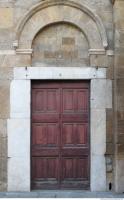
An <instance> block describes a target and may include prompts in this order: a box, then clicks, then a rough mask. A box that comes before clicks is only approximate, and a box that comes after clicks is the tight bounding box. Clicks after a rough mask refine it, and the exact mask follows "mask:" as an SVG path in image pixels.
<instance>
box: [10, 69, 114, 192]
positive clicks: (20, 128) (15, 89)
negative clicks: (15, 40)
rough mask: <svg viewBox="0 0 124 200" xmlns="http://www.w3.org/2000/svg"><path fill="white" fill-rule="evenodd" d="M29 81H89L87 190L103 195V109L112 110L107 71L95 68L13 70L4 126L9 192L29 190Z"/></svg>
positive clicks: (104, 113)
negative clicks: (88, 181)
mask: <svg viewBox="0 0 124 200" xmlns="http://www.w3.org/2000/svg"><path fill="white" fill-rule="evenodd" d="M31 80H89V81H90V151H91V155H90V164H91V165H90V190H91V191H106V160H105V152H106V109H107V108H112V81H111V80H108V79H106V68H99V69H97V68H95V67H82V68H81V67H73V68H71V67H58V68H57V67H17V68H16V67H15V68H14V80H13V81H12V82H11V87H10V119H8V122H7V125H8V130H7V131H8V191H30V188H31V177H30V175H31V173H30V172H31V169H30V166H31V165H30V138H31V127H30V126H31ZM18 96H19V98H18V100H17V97H18ZM20 146H21V148H19V147H20ZM22 183H23V184H22Z"/></svg>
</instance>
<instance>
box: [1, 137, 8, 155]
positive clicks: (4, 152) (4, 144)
mask: <svg viewBox="0 0 124 200" xmlns="http://www.w3.org/2000/svg"><path fill="white" fill-rule="evenodd" d="M1 141H2V143H1V148H2V149H1V156H2V157H4V158H6V157H7V138H5V137H4V138H3V137H2V138H1Z"/></svg>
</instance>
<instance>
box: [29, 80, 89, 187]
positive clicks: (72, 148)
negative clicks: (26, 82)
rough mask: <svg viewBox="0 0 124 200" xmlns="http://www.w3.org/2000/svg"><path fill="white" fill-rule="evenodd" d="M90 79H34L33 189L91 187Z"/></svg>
mask: <svg viewBox="0 0 124 200" xmlns="http://www.w3.org/2000/svg"><path fill="white" fill-rule="evenodd" d="M89 157H90V150H89V83H88V82H83V81H78V82H70V81H69V82H68V81H64V82H62V81H60V82H58V81H56V82H52V81H51V82H49V81H47V82H40V81H39V82H38V81H36V82H33V83H32V144H31V160H32V166H31V172H32V181H31V183H32V189H62V188H63V189H64V188H68V189H71V188H75V189H89V182H90V180H89V177H90V172H89V164H90V163H89V160H90V158H89Z"/></svg>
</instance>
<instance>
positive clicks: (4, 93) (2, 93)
mask: <svg viewBox="0 0 124 200" xmlns="http://www.w3.org/2000/svg"><path fill="white" fill-rule="evenodd" d="M9 92H10V81H8V80H0V118H1V119H7V118H9V107H10V100H9Z"/></svg>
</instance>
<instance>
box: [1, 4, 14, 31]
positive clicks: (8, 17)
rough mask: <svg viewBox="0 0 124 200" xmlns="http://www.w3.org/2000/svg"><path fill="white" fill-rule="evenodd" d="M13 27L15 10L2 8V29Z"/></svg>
mask: <svg viewBox="0 0 124 200" xmlns="http://www.w3.org/2000/svg"><path fill="white" fill-rule="evenodd" d="M12 26H13V9H12V8H7V7H6V8H0V28H4V29H6V28H9V27H12Z"/></svg>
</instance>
